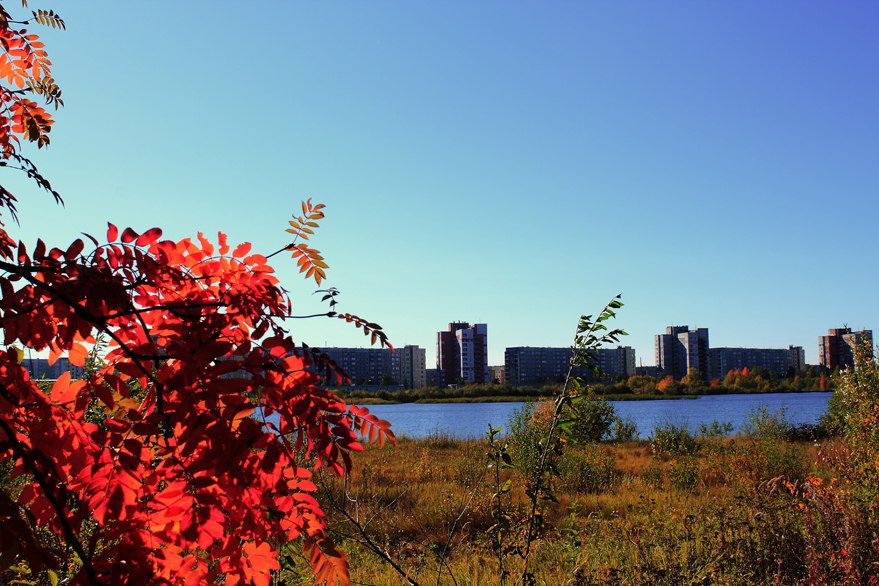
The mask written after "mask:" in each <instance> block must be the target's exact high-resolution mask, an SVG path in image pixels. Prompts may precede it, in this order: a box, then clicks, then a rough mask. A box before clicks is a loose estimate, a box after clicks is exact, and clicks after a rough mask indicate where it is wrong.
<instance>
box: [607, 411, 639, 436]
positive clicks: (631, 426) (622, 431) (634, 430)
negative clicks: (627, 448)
mask: <svg viewBox="0 0 879 586" xmlns="http://www.w3.org/2000/svg"><path fill="white" fill-rule="evenodd" d="M612 437H613V441H615V442H616V443H622V442H633V441H635V440H637V439H638V426H637V425H636V424H635V420H634V419H632V418H631V417H626V418H625V419H623V418H622V417H620V416H616V417H614V419H613V430H612Z"/></svg>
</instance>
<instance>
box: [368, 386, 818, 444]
mask: <svg viewBox="0 0 879 586" xmlns="http://www.w3.org/2000/svg"><path fill="white" fill-rule="evenodd" d="M831 395H832V393H767V394H761V395H712V396H706V397H699V398H698V399H677V400H661V401H611V403H612V404H613V406H614V408H615V409H616V411H617V414H618V415H620V416H622V417H624V418H631V419H633V420H634V421H635V424H636V425H637V426H638V433H639V434H640V436H641V438H642V439H646V438H647V437H649V436H650V435H651V433H652V432H653V429H654V428H655V427H656V426H658V425H662V424H664V423H675V424H678V425H682V424H686V425H688V426H689V427H690V429H691V430H693V431H697V430H698V428H699V424H701V423H705V424H710V423H711V422H712V421H715V420H717V421H720V422H726V421H728V422H730V423H732V424H733V426H734V432H737V431H739V430H741V428H742V425H743V424H744V423H745V422H747V420H748V415H750V414H751V413H752V412H753V411H754V410H755V409H757V408H758V407H766V408H767V409H769V411H770V412H773V413H774V412H776V411H778V410H779V409H781V408H784V409H785V417H786V418H787V419H788V421H790V422H792V423H795V424H801V423H817V421H818V418H819V417H820V416H821V414H822V413H824V411H825V410H826V409H827V401H828V400H829V399H830V396H831ZM523 404H524V403H404V404H399V405H369V410H370V411H371V412H372V413H374V414H375V415H376V416H378V417H380V418H382V419H386V420H388V421H390V422H391V424H392V429H393V430H394V433H395V434H396V435H397V436H404V435H405V436H408V437H411V438H420V437H424V436H428V435H431V434H433V433H437V432H439V433H445V434H449V435H452V436H454V437H457V438H462V439H464V438H468V437H480V436H483V435H485V432H486V430H487V429H488V424H489V423H491V424H492V425H494V426H495V427H505V426H506V424H507V421H508V420H509V418H510V416H511V415H512V413H513V411H515V410H516V409H520V408H521V407H522V405H523Z"/></svg>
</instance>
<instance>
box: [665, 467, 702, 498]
mask: <svg viewBox="0 0 879 586" xmlns="http://www.w3.org/2000/svg"><path fill="white" fill-rule="evenodd" d="M668 477H669V480H671V485H672V486H673V487H675V488H676V489H678V490H681V491H685V492H692V491H693V490H694V489H695V488H696V483H698V482H699V466H697V465H696V463H695V462H693V461H692V460H690V459H684V460H680V461H678V462H675V464H674V466H672V468H671V471H670V472H669V474H668Z"/></svg>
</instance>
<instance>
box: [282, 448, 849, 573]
mask: <svg viewBox="0 0 879 586" xmlns="http://www.w3.org/2000/svg"><path fill="white" fill-rule="evenodd" d="M488 449H489V447H488V444H487V443H486V442H484V441H454V440H451V439H449V438H430V439H427V440H420V441H414V440H403V441H401V442H400V443H399V444H398V445H397V446H396V447H392V448H385V449H374V448H368V449H367V450H366V451H365V452H364V453H363V454H362V455H361V457H360V458H358V460H357V462H356V468H355V469H354V471H353V473H352V474H351V476H350V478H349V480H348V483H347V487H346V486H344V485H343V484H342V483H341V482H340V481H338V480H336V481H331V482H329V483H328V484H326V485H325V490H326V491H327V493H328V494H329V495H331V496H333V498H334V499H335V500H336V502H339V503H341V502H344V503H346V504H345V506H346V509H347V510H348V511H349V512H350V513H351V514H352V515H353V516H355V517H356V518H357V519H358V520H359V521H360V523H361V524H362V525H363V526H364V528H365V530H366V531H367V533H368V534H369V535H370V538H371V539H372V541H373V543H374V544H377V545H378V546H379V547H380V548H382V549H383V550H385V551H386V552H387V553H388V554H389V555H390V556H392V557H393V558H394V559H395V560H398V562H399V563H400V565H401V566H402V567H403V568H404V569H405V570H406V571H407V572H408V573H409V576H410V578H412V579H414V580H416V581H417V582H418V583H420V584H457V585H465V584H499V583H500V580H499V560H498V554H497V551H496V550H495V548H494V547H493V543H492V541H491V539H490V537H489V528H490V527H491V526H492V525H494V523H495V519H494V517H493V511H492V503H493V500H492V495H493V493H494V489H495V487H493V486H492V482H493V478H494V472H493V470H488V469H487V466H486V464H487V461H488V459H487V453H488ZM839 450H840V448H839V447H838V442H836V443H834V442H829V443H827V444H826V445H823V446H817V447H816V446H815V445H812V444H809V443H791V442H785V441H783V440H773V441H758V440H752V439H750V438H745V437H736V438H721V439H713V440H702V441H701V442H700V449H699V450H698V452H697V453H696V454H695V455H684V456H668V455H664V456H662V457H655V456H654V455H653V454H652V452H651V448H650V445H649V444H648V443H647V442H643V441H642V442H629V443H624V444H619V445H598V446H589V447H571V448H569V449H568V450H567V453H566V455H565V459H564V460H563V461H562V462H561V463H560V466H559V468H560V471H561V477H560V478H559V480H558V482H557V491H556V496H557V498H558V502H557V503H552V502H547V503H545V509H544V518H545V521H546V530H545V531H544V532H543V533H542V534H541V535H540V537H539V539H538V540H537V541H536V542H535V544H534V552H533V558H532V567H533V568H535V574H536V576H537V581H538V583H541V584H577V585H586V584H606V583H621V584H642V583H650V584H687V583H688V584H742V583H749V584H770V583H773V584H776V583H799V582H802V581H804V580H807V575H808V568H807V567H806V561H807V560H806V559H805V557H804V556H805V555H806V553H805V549H806V548H805V546H804V544H805V543H806V541H807V539H808V536H807V535H805V534H804V531H805V529H804V527H805V523H804V519H805V518H804V515H805V514H806V512H804V511H803V509H802V507H800V506H799V504H798V503H797V502H795V499H794V498H793V496H791V495H790V494H789V493H785V492H784V491H780V490H775V489H774V488H773V487H776V486H778V481H779V480H778V479H779V477H785V478H793V479H796V478H799V477H802V476H803V475H804V474H805V473H807V472H810V473H818V474H823V475H829V474H830V471H829V470H828V469H827V468H826V464H825V467H823V468H822V467H821V466H819V464H818V463H817V461H818V455H819V453H821V454H831V455H832V454H835V453H836V452H838V451H839ZM572 471H573V472H572ZM578 473H581V474H584V475H592V476H596V475H598V476H601V478H603V481H602V483H598V484H595V483H594V482H587V480H588V479H587V478H580V477H577V476H576V475H577V474H578ZM507 479H509V480H510V481H511V486H512V489H511V491H510V493H509V494H508V495H506V496H505V497H504V499H503V501H502V503H503V510H504V513H505V514H507V515H509V518H510V523H509V525H510V528H509V530H508V531H507V532H506V533H505V534H504V543H505V544H506V545H508V546H515V545H516V544H517V543H520V535H521V532H522V529H523V527H524V520H525V516H526V511H527V507H526V505H527V497H526V495H525V490H524V488H525V485H526V479H525V476H524V475H523V474H522V472H520V471H518V470H515V469H514V470H504V471H503V472H502V479H501V480H502V482H503V481H506V480H507ZM773 479H775V480H774V484H773V483H772V482H769V481H772V480H773ZM322 502H326V501H325V500H324V501H322ZM328 514H329V516H330V518H331V519H332V523H331V527H332V529H333V530H334V531H335V533H336V539H337V541H338V542H340V543H341V544H342V545H343V548H344V549H346V551H348V552H349V555H350V559H351V570H352V579H353V582H354V583H363V584H402V583H405V582H404V581H403V579H402V578H401V577H400V576H399V574H397V573H396V572H395V571H394V570H393V569H392V568H390V566H389V565H387V564H385V563H383V562H381V561H380V560H379V559H378V557H377V556H376V555H374V554H373V553H371V552H369V551H368V550H366V549H364V548H363V547H361V546H360V545H358V543H357V541H358V539H357V535H356V532H355V531H354V530H353V528H352V525H351V523H349V522H348V521H346V520H344V519H343V518H342V516H341V515H340V514H339V512H338V511H333V510H330V511H328ZM519 564H520V560H519V558H518V557H517V556H516V554H515V553H514V552H513V553H508V554H507V555H505V556H504V567H505V569H508V570H511V571H513V573H514V574H515V572H516V571H517V568H518V567H519ZM288 582H289V583H295V578H292V577H291V579H290V580H289V581H288Z"/></svg>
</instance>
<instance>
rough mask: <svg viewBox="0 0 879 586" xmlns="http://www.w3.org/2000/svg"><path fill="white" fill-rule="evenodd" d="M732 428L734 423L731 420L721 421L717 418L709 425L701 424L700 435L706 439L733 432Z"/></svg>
mask: <svg viewBox="0 0 879 586" xmlns="http://www.w3.org/2000/svg"><path fill="white" fill-rule="evenodd" d="M732 430H733V424H732V423H730V422H729V421H723V422H720V421H718V420H716V419H715V420H714V421H712V422H711V423H710V424H709V425H705V424H704V423H700V424H699V437H701V438H704V439H708V438H718V437H723V436H726V435H729V434H731V433H732Z"/></svg>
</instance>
